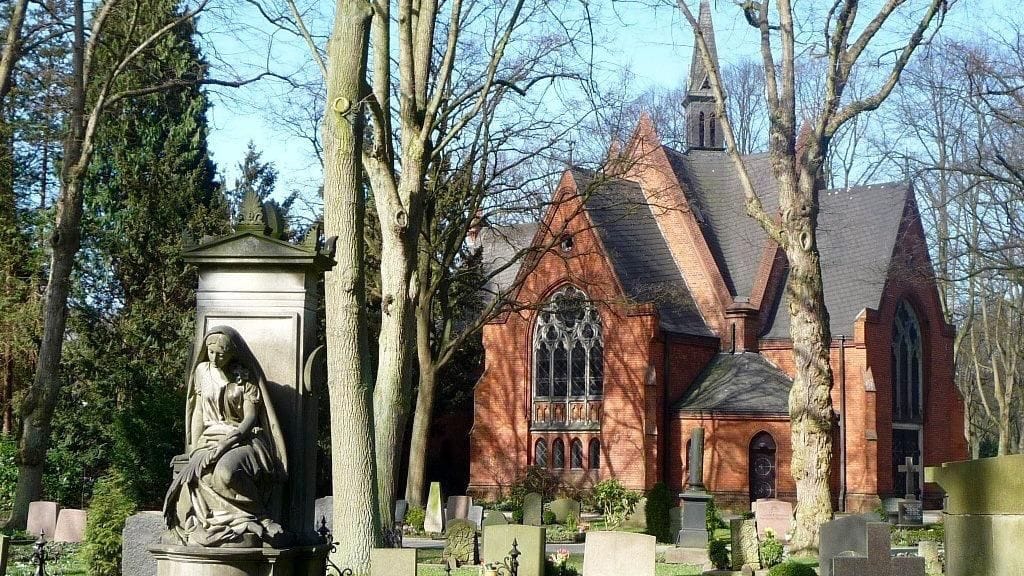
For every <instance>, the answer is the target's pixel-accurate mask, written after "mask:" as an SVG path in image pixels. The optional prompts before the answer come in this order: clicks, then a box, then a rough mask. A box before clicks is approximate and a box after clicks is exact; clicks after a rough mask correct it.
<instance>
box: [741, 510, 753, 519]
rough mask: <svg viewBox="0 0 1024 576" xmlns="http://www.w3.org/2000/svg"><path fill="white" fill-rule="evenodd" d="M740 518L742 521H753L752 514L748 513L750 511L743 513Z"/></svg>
mask: <svg viewBox="0 0 1024 576" xmlns="http://www.w3.org/2000/svg"><path fill="white" fill-rule="evenodd" d="M740 518H742V519H744V520H753V519H754V513H753V512H750V511H747V512H744V513H742V514H740Z"/></svg>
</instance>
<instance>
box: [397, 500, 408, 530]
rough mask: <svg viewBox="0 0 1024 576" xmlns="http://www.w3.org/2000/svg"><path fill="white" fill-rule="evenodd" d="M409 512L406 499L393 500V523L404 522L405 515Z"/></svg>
mask: <svg viewBox="0 0 1024 576" xmlns="http://www.w3.org/2000/svg"><path fill="white" fill-rule="evenodd" d="M408 512H409V501H408V500H395V524H399V525H401V524H405V515H406V513H408Z"/></svg>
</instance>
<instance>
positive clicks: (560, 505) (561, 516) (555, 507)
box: [548, 498, 580, 524]
mask: <svg viewBox="0 0 1024 576" xmlns="http://www.w3.org/2000/svg"><path fill="white" fill-rule="evenodd" d="M548 509H549V510H551V512H552V513H554V515H555V521H556V522H558V523H559V524H565V522H566V520H568V519H569V517H570V516H574V517H575V518H576V520H577V521H579V519H580V503H579V502H577V501H575V500H573V499H572V498H559V499H557V500H554V501H552V502H551V504H549V505H548Z"/></svg>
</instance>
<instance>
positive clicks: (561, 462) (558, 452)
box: [551, 438, 565, 469]
mask: <svg viewBox="0 0 1024 576" xmlns="http://www.w3.org/2000/svg"><path fill="white" fill-rule="evenodd" d="M551 467H552V468H555V469H561V468H565V443H564V442H562V439H561V438H558V439H556V440H555V441H554V442H552V443H551Z"/></svg>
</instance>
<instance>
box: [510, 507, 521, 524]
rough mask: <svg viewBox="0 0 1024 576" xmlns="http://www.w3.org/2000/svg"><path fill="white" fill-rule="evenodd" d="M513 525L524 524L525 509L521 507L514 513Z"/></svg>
mask: <svg viewBox="0 0 1024 576" xmlns="http://www.w3.org/2000/svg"><path fill="white" fill-rule="evenodd" d="M512 523H513V524H522V523H523V507H522V506H520V507H519V508H516V509H515V510H513V511H512Z"/></svg>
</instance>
